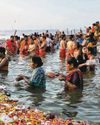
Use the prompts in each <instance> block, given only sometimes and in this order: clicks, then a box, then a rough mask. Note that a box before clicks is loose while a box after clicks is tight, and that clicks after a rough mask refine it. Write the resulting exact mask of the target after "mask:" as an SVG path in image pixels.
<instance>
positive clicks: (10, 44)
mask: <svg viewBox="0 0 100 125" xmlns="http://www.w3.org/2000/svg"><path fill="white" fill-rule="evenodd" d="M16 33H17V32H16V31H15V33H14V35H13V36H11V37H10V39H8V40H6V41H5V43H3V45H2V46H0V72H2V71H8V70H9V69H8V64H9V58H10V57H14V56H16V55H17V54H19V55H20V56H21V57H22V58H24V57H27V56H28V57H30V58H32V64H31V68H32V69H33V73H32V77H31V78H28V77H27V76H24V75H19V76H18V78H16V80H17V81H20V80H24V81H25V83H28V85H33V86H35V87H40V88H46V77H45V75H46V74H45V72H44V70H43V68H42V65H43V62H42V59H41V58H45V57H46V53H53V52H55V51H56V49H59V57H60V59H61V60H65V62H66V72H67V75H66V76H64V75H63V74H59V80H64V81H65V90H66V89H67V90H73V89H76V88H83V75H82V74H83V73H84V72H87V71H95V64H91V63H87V62H89V61H93V59H95V58H96V57H97V52H99V51H100V23H99V21H97V22H96V23H93V24H92V26H89V27H87V28H86V33H83V32H82V30H80V32H78V33H76V34H71V35H68V34H67V35H66V34H65V32H60V31H57V32H56V33H55V34H52V33H49V32H48V31H46V32H45V33H41V34H39V33H36V32H35V33H34V34H31V35H26V34H22V37H19V36H17V35H16ZM48 76H50V74H48Z"/></svg>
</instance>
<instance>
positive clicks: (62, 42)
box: [59, 35, 66, 59]
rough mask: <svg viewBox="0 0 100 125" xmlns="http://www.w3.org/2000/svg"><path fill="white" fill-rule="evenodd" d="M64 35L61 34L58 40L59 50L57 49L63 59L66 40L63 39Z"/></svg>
mask: <svg viewBox="0 0 100 125" xmlns="http://www.w3.org/2000/svg"><path fill="white" fill-rule="evenodd" d="M65 39H66V37H65V36H63V35H62V36H61V41H60V50H59V56H60V59H65V57H66V41H65Z"/></svg>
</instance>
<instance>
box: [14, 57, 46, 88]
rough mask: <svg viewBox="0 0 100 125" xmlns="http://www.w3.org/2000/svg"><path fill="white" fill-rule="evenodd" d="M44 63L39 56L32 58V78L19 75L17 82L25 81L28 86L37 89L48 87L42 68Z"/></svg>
mask: <svg viewBox="0 0 100 125" xmlns="http://www.w3.org/2000/svg"><path fill="white" fill-rule="evenodd" d="M42 65H43V62H42V60H41V58H40V57H39V56H33V57H32V64H31V68H32V69H33V72H32V75H31V78H29V77H27V76H24V75H19V76H18V77H17V78H16V80H17V81H20V80H24V81H25V82H26V83H27V84H28V85H32V86H33V87H37V88H45V87H46V77H45V72H44V70H43V68H42Z"/></svg>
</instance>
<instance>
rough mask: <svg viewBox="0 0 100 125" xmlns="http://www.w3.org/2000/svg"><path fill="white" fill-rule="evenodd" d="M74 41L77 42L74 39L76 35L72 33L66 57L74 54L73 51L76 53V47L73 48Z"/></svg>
mask: <svg viewBox="0 0 100 125" xmlns="http://www.w3.org/2000/svg"><path fill="white" fill-rule="evenodd" d="M74 42H75V41H74V35H70V37H69V41H68V42H67V54H66V58H68V57H71V56H73V53H74V49H73V45H74Z"/></svg>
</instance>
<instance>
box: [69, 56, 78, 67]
mask: <svg viewBox="0 0 100 125" xmlns="http://www.w3.org/2000/svg"><path fill="white" fill-rule="evenodd" d="M67 63H68V64H69V65H73V66H74V68H77V67H78V63H77V60H76V59H75V58H74V57H69V58H68V59H67Z"/></svg>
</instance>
